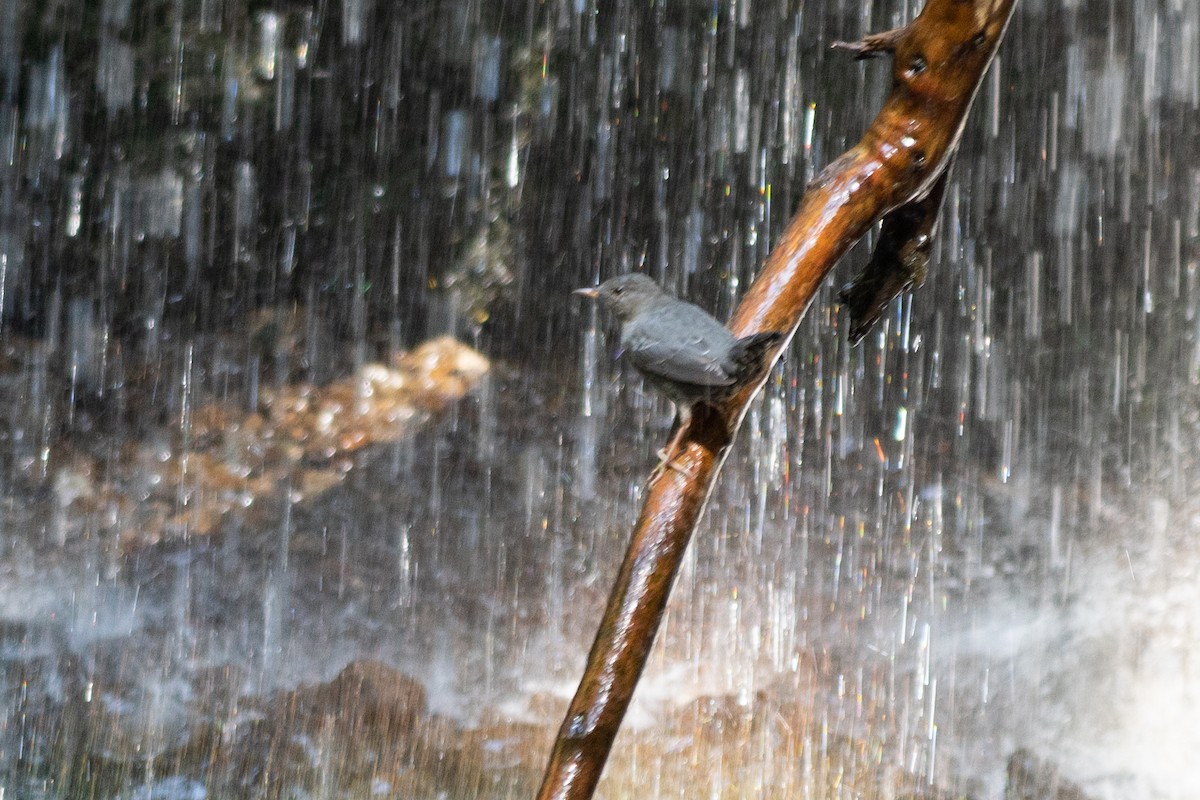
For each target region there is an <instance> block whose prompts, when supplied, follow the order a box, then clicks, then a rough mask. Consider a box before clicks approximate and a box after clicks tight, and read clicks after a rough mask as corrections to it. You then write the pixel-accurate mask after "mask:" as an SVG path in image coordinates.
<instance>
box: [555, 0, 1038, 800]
mask: <svg viewBox="0 0 1200 800" xmlns="http://www.w3.org/2000/svg"><path fill="white" fill-rule="evenodd" d="M1015 2H1016V0H929V1H928V2H927V3H926V5H925V8H924V9H923V10H922V11H921V14H920V16H918V17H917V18H916V19H915V20H913V21H912V23H910V24H909V25H907V26H906V27H904V28H901V29H899V31H897V32H893V34H890V35H889V37H888V40H889V43H890V44H891V45H892V46H894V53H895V62H894V64H893V69H892V76H893V85H892V91H891V94H890V95H889V96H888V99H887V100H886V102H885V103H884V107H883V109H882V110H881V111H880V113H879V115H878V116H877V117H876V118H875V121H874V123H873V124H872V125H871V127H870V128H869V129H868V130H867V132H866V134H865V135H864V136H863V138H862V140H861V141H860V142H859V144H858V145H856V146H855V147H854V148H853V149H851V150H850V151H848V152H847V153H846V154H844V155H843V156H842V157H841V158H839V159H837V160H836V161H835V162H833V163H832V164H830V165H829V166H828V167H827V168H826V169H825V170H824V171H823V172H822V173H821V175H820V177H818V178H817V180H816V181H814V182H813V184H812V185H811V186H810V187H809V189H808V191H807V192H806V193H805V195H804V197H803V199H802V200H801V202H800V208H799V210H797V212H796V214H795V215H794V216H793V217H792V220H791V222H790V223H789V224H788V226H787V228H786V229H785V230H784V232H783V235H782V236H781V238H780V240H779V242H778V243H777V244H776V245H775V248H774V249H773V250H772V251H771V253H770V255H769V256H768V257H767V259H766V262H765V264H764V265H763V269H762V272H761V273H760V274H759V276H758V278H757V279H756V280H755V281H754V283H753V284H752V285H751V287H750V289H749V291H748V292H747V294H746V296H745V297H744V298H743V300H742V302H741V304H740V305H739V306H738V308H737V310H736V311H735V313H734V315H733V318H732V319H731V320H730V323H729V327H730V329H731V330H732V331H733V333H734V334H735V335H736V336H739V337H741V336H747V335H750V334H753V333H760V332H765V331H779V332H784V333H786V334H787V336H788V337H789V338H790V336H791V334H793V333H794V332H795V330H796V328H797V326H798V325H799V324H800V320H801V318H802V317H803V315H804V312H805V310H806V309H807V307H808V304H809V303H810V302H811V301H812V298H813V296H814V295H815V294H816V291H817V289H818V287H819V286H820V285H821V282H822V281H823V280H824V279H825V277H826V275H828V273H829V271H830V270H831V269H832V268H833V266H834V264H835V263H836V262H837V260H838V258H840V257H841V256H842V254H844V253H845V252H846V250H847V249H849V247H850V246H851V245H852V244H853V243H854V242H855V241H856V240H857V239H858V238H859V237H860V236H862V234H863V233H865V232H866V231H867V229H868V228H869V227H870V226H871V225H872V224H874V223H875V222H876V221H878V220H880V219H882V218H883V217H885V216H886V215H888V214H890V213H891V212H893V211H895V210H897V209H899V208H901V207H903V206H906V205H908V204H910V203H913V202H914V201H920V200H921V199H923V198H925V197H926V196H927V195H929V194H930V192H931V190H933V188H934V186H935V184H936V183H937V181H938V180H939V179H940V178H941V177H942V175H943V173H944V172H945V170H946V168H947V166H948V164H949V161H950V159H951V157H952V155H953V153H954V151H955V149H956V148H957V146H958V141H959V137H960V136H961V134H962V129H963V125H964V124H965V122H966V117H967V112H968V111H969V109H970V107H971V102H972V100H973V99H974V97H975V93H976V91H977V90H978V88H979V84H980V82H981V80H982V78H983V74H984V72H985V70H986V69H987V66H988V64H989V63H990V61H991V59H992V57H993V56H994V54H995V52H996V48H997V47H998V46H999V44H1000V40H1001V38H1003V34H1004V30H1005V28H1006V26H1007V24H1008V21H1009V18H1010V17H1011V15H1012V10H1013V7H1014V5H1015ZM919 227H920V225H919V224H918V225H917V228H918V229H919ZM901 238H904V237H901ZM785 345H786V340H785V341H784V342H781V344H780V345H779V346H778V347H777V348H776V349H775V350H774V351H773V353H772V354H771V356H770V357H769V358H768V359H767V362H768V363H767V364H765V365H764V366H763V368H762V370H761V372H760V373H759V374H758V375H757V376H756V378H755V379H754V380H752V381H751V382H750V383H749V384H748V385H747V386H745V387H744V388H743V389H741V390H740V391H739V392H738V393H737V394H735V395H734V396H733V397H731V398H729V399H728V400H726V401H724V402H723V403H721V404H720V406H719V407H715V408H714V407H709V406H706V405H702V404H698V405H697V406H696V408H695V410H694V411H693V415H692V419H691V422H690V423H689V424H688V425H687V426H686V427H685V428H684V430H683V431H682V432H681V434H680V446H679V451H678V456H677V457H676V463H677V464H679V465H680V466H681V467H682V469H681V470H678V471H676V470H668V471H667V472H666V473H664V474H663V475H662V477H661V478H659V479H658V480H656V481H653V482H651V483H650V485H649V486H648V487H647V491H646V500H645V504H644V505H643V507H642V512H641V514H640V515H639V517H638V520H637V522H636V524H635V526H634V530H633V536H632V539H631V541H630V545H629V549H628V551H627V552H626V555H625V560H624V562H623V564H622V566H621V569H620V572H619V573H618V576H617V580H616V584H615V585H614V587H613V590H612V593H611V595H610V596H609V601H608V606H607V608H606V609H605V612H604V617H603V619H602V621H601V623H600V630H599V632H598V633H597V635H596V640H595V642H594V643H593V645H592V649H591V652H590V653H589V655H588V661H587V667H586V668H585V671H584V674H583V678H582V680H581V681H580V684H579V689H578V690H577V692H576V694H575V697H574V699H573V700H572V701H571V704H570V706H569V708H568V710H567V714H566V718H565V719H564V720H563V724H562V727H561V728H560V729H559V734H558V738H557V740H556V741H555V744H554V749H553V751H552V753H551V755H550V760H549V764H548V765H547V768H546V775H545V778H544V779H543V782H542V787H541V789H540V791H539V792H538V795H537V796H538V798H539V800H551V799H553V800H581V799H582V798H589V797H591V796H592V794H593V792H594V791H595V788H596V784H597V783H598V782H599V780H600V774H601V772H602V770H603V768H604V763H605V761H606V760H607V758H608V754H609V752H610V750H611V749H612V743H613V740H614V739H615V738H616V735H617V731H618V730H619V728H620V725H621V720H622V719H623V717H624V715H625V711H626V709H627V708H628V707H629V701H630V699H631V698H632V696H633V691H634V688H635V687H636V686H637V682H638V679H639V677H640V676H641V674H642V670H643V668H644V666H645V664H646V659H647V657H648V656H649V654H650V649H651V647H652V646H653V644H654V637H655V635H656V633H657V631H658V626H659V623H660V621H661V620H662V615H663V611H664V609H665V607H666V602H667V598H668V596H669V594H670V589H671V583H672V581H673V580H674V577H675V574H676V572H677V571H678V569H679V564H680V562H681V560H682V558H683V555H684V553H685V551H686V550H687V544H688V541H689V540H690V538H691V534H692V531H693V530H694V529H695V526H696V523H697V522H698V521H699V519H700V515H701V513H702V512H703V510H704V505H705V501H706V500H707V498H708V494H709V492H710V491H711V489H712V486H713V483H714V481H715V479H716V475H717V472H718V471H719V469H720V466H721V463H722V462H723V461H724V459H725V455H726V453H727V450H728V447H729V444H730V442H732V440H733V437H734V434H735V433H736V432H737V429H738V427H739V426H740V425H741V421H742V417H743V416H744V415H745V413H746V409H747V407H748V406H749V403H750V400H751V399H752V398H753V397H754V395H755V394H756V393H757V391H758V389H759V388H760V387H761V385H762V383H763V381H764V380H765V379H766V375H767V373H768V372H769V369H770V367H771V366H772V365H773V364H774V362H775V360H776V359H777V358H778V357H779V354H780V352H782V349H783V347H784V346H785Z"/></svg>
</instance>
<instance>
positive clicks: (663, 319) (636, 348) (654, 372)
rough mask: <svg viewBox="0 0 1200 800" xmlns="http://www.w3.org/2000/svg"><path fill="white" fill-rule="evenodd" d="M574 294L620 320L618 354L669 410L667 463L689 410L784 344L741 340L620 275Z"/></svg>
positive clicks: (771, 338) (775, 337)
mask: <svg viewBox="0 0 1200 800" xmlns="http://www.w3.org/2000/svg"><path fill="white" fill-rule="evenodd" d="M575 294H580V295H583V296H584V297H592V298H596V299H598V300H599V301H600V305H601V306H602V307H604V308H606V309H607V310H608V311H610V312H612V313H613V314H614V315H615V316H616V317H617V319H619V320H620V321H621V350H622V352H623V353H624V354H625V355H626V357H628V358H629V360H630V361H631V362H632V363H633V366H634V368H636V369H637V371H638V372H640V373H641V374H642V375H643V376H644V377H645V378H646V381H647V382H649V383H650V385H651V386H653V387H654V388H656V389H657V390H658V391H660V392H662V393H663V394H664V395H666V396H667V397H668V398H670V400H671V401H672V402H673V403H674V404H675V409H676V420H675V423H676V426H675V435H674V436H672V438H671V441H670V443H668V445H667V446H666V447H665V448H663V450H661V451H659V457H660V458H662V463H660V464H659V467H658V469H657V470H655V473H656V474H657V473H658V472H660V471H661V470H662V468H663V467H664V466H671V467H674V466H675V465H674V464H673V463H671V460H672V459H673V458H674V455H675V453H674V451H675V449H676V447H677V446H678V444H679V442H678V439H679V435H680V433H681V432H682V430H683V428H684V427H685V426H686V425H687V423H688V421H689V420H690V419H691V414H692V406H693V405H694V404H696V403H698V402H706V401H707V402H713V401H717V400H720V399H722V398H724V397H726V396H728V395H729V394H732V393H733V391H735V390H736V389H737V388H738V387H740V386H741V385H742V384H743V383H745V382H746V381H747V380H749V379H750V378H751V377H753V376H754V373H755V372H756V371H757V370H758V368H759V366H760V365H761V363H762V359H763V357H764V356H765V355H766V353H767V351H768V350H770V349H771V347H772V346H774V345H775V344H777V343H778V342H779V341H780V340H781V339H783V334H782V333H779V332H777V331H771V332H768V333H755V334H752V335H750V336H745V337H743V338H741V339H738V338H735V337H734V335H733V334H732V333H731V332H730V331H729V329H728V328H726V327H725V326H724V325H722V324H721V323H720V322H718V321H717V320H716V319H715V318H714V317H713V316H712V315H711V314H709V313H708V312H707V311H705V310H704V309H702V308H700V307H699V306H696V305H693V304H691V303H687V302H684V301H683V300H680V299H678V298H676V297H672V296H671V295H669V294H667V293H666V292H665V291H663V289H662V287H660V286H659V285H658V284H657V283H655V282H654V281H653V280H651V279H650V278H648V277H647V276H645V275H642V274H640V273H630V274H628V275H619V276H617V277H615V278H611V279H610V280H607V281H605V282H604V283H602V284H600V285H599V286H597V287H595V288H587V289H576V290H575Z"/></svg>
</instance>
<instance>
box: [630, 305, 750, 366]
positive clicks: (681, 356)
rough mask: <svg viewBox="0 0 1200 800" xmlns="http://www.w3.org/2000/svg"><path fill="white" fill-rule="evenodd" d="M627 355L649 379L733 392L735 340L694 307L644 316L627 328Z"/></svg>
mask: <svg viewBox="0 0 1200 800" xmlns="http://www.w3.org/2000/svg"><path fill="white" fill-rule="evenodd" d="M622 339H623V340H624V345H625V351H626V353H628V357H629V359H630V360H631V361H632V362H633V365H634V366H635V367H636V368H637V369H639V370H640V371H641V372H643V373H644V374H646V375H649V376H652V377H656V378H665V379H667V380H671V381H677V382H679V383H687V384H692V385H695V386H729V385H730V384H732V383H733V380H734V377H733V374H732V372H731V371H730V369H729V363H728V358H729V352H730V348H731V347H732V346H733V343H734V341H735V340H734V338H733V334H731V333H730V332H729V330H728V329H727V328H726V327H725V326H724V325H722V324H721V323H719V322H717V321H716V320H715V319H713V318H712V317H711V316H709V315H708V314H707V313H706V312H705V311H704V310H702V309H701V308H699V307H698V306H693V305H691V304H690V303H683V302H675V303H672V304H671V305H670V306H668V307H665V308H663V309H660V310H658V311H656V312H655V313H650V314H642V315H639V317H638V318H637V319H635V320H633V321H632V322H630V323H628V324H627V325H626V327H625V331H624V335H623V336H622Z"/></svg>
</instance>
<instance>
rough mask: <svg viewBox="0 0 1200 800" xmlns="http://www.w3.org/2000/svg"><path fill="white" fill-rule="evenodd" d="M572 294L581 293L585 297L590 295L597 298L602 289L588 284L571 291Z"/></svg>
mask: <svg viewBox="0 0 1200 800" xmlns="http://www.w3.org/2000/svg"><path fill="white" fill-rule="evenodd" d="M571 294H577V295H581V296H583V297H590V298H592V299H593V300H595V299H596V298H597V297H599V296H600V290H599V289H597V288H595V287H593V286H588V287H585V288H583V289H576V290H575V291H573V292H571Z"/></svg>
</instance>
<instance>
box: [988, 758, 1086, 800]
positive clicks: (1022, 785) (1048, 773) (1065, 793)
mask: <svg viewBox="0 0 1200 800" xmlns="http://www.w3.org/2000/svg"><path fill="white" fill-rule="evenodd" d="M1004 800H1092V799H1091V797H1089V796H1088V795H1086V794H1084V793H1083V790H1082V789H1080V788H1079V787H1078V786H1076V785H1075V784H1073V783H1071V782H1070V781H1068V780H1067V779H1066V778H1064V777H1062V776H1061V775H1060V774H1059V772H1058V768H1057V767H1055V766H1054V765H1053V764H1051V763H1049V762H1047V761H1043V760H1042V759H1039V758H1037V757H1036V756H1034V755H1033V753H1031V752H1029V751H1028V750H1018V751H1016V752H1015V753H1013V754H1012V755H1011V756H1009V759H1008V786H1007V788H1006V789H1005V791H1004Z"/></svg>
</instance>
